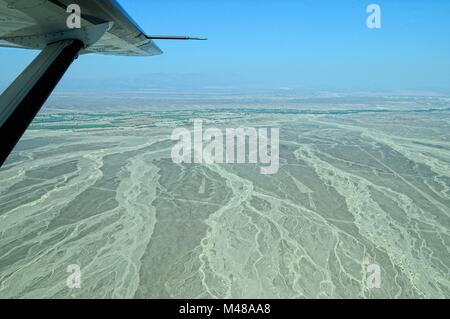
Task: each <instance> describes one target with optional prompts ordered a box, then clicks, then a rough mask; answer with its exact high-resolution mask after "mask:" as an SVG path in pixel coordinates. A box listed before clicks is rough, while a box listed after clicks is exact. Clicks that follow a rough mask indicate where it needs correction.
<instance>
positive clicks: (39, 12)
mask: <svg viewBox="0 0 450 319" xmlns="http://www.w3.org/2000/svg"><path fill="white" fill-rule="evenodd" d="M74 5H75V6H76V7H78V8H79V11H80V12H79V14H78V13H77V17H78V18H79V19H78V20H79V22H80V24H79V26H76V27H73V26H71V25H70V24H69V23H68V21H69V18H70V17H71V15H73V14H74V13H75V12H76V10H75V9H73V6H74ZM153 40H206V39H203V38H191V37H184V36H181V37H180V36H150V35H146V34H145V33H144V31H143V30H142V29H141V28H140V27H139V26H138V25H137V24H136V22H134V21H133V19H131V17H130V16H129V15H128V14H127V13H126V12H125V10H124V9H123V8H122V7H121V6H120V5H119V3H118V2H117V1H116V0H0V47H13V48H22V49H35V50H36V49H37V50H42V52H41V54H39V56H38V57H37V58H36V59H35V60H34V61H33V62H32V63H31V64H30V65H29V66H28V67H27V68H26V69H25V70H24V71H23V72H22V74H21V75H20V76H19V77H18V78H17V79H16V80H15V81H14V82H13V83H12V84H11V86H10V87H9V88H8V89H6V90H5V91H4V92H3V93H2V95H1V96H0V136H1V139H0V167H1V166H2V165H3V163H4V161H5V160H6V158H7V157H8V155H9V154H10V153H11V151H12V150H13V148H14V146H15V145H16V144H17V142H18V141H19V139H20V138H21V136H22V135H23V133H24V132H25V130H26V129H27V128H28V126H29V125H30V123H31V121H32V120H33V119H34V117H35V116H36V114H37V113H38V112H39V110H40V109H41V107H42V105H43V104H44V103H45V101H46V100H47V98H48V97H49V95H50V94H51V92H52V91H53V90H54V88H55V87H56V85H57V84H58V82H59V81H60V79H61V78H62V76H63V75H64V73H65V72H66V71H67V69H68V68H69V66H70V65H71V64H72V63H73V61H74V60H75V59H76V58H77V57H78V55H79V54H86V53H97V54H108V55H121V56H152V55H158V54H162V51H161V50H160V49H159V47H158V46H157V45H156V44H155V43H154V41H153Z"/></svg>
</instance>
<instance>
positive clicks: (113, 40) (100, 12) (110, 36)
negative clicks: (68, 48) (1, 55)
mask: <svg viewBox="0 0 450 319" xmlns="http://www.w3.org/2000/svg"><path fill="white" fill-rule="evenodd" d="M70 4H78V5H79V6H80V8H81V18H82V27H87V28H89V27H92V26H96V25H100V24H105V23H110V24H111V26H112V27H111V28H110V29H109V30H108V31H107V32H106V33H105V34H104V35H103V36H102V37H101V38H100V40H98V41H97V42H96V43H95V44H93V45H92V46H89V47H88V48H86V49H85V50H84V52H83V53H98V54H108V55H124V56H151V55H158V54H161V53H162V51H161V50H160V49H159V48H158V46H156V44H155V43H154V42H153V41H152V40H150V39H148V38H147V37H146V35H145V34H144V32H143V31H142V30H141V29H140V28H139V26H138V25H137V24H136V23H135V22H134V21H133V20H132V19H131V18H130V17H129V16H128V15H127V14H126V12H125V11H124V10H123V9H122V8H121V7H120V5H119V4H118V3H117V2H116V1H115V0H0V47H13V48H26V49H41V48H40V47H37V46H36V45H34V44H32V43H33V41H31V39H33V37H34V38H36V37H42V36H43V35H46V34H52V33H57V32H66V31H67V30H68V27H67V24H66V21H67V18H68V16H69V13H67V12H66V8H67V6H69V5H70ZM19 38H20V39H21V41H17V39H19ZM23 39H30V41H29V42H24V41H23Z"/></svg>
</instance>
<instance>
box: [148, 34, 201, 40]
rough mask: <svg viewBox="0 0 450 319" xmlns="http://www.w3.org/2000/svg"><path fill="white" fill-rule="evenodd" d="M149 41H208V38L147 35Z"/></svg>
mask: <svg viewBox="0 0 450 319" xmlns="http://www.w3.org/2000/svg"><path fill="white" fill-rule="evenodd" d="M145 37H146V38H147V39H149V40H201V41H204V40H208V38H198V37H187V36H166V35H146V36H145Z"/></svg>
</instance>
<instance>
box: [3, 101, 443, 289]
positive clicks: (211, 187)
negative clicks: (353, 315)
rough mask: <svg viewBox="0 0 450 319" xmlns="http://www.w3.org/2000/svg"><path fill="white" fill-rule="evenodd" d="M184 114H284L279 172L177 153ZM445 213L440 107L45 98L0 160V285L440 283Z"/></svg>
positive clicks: (217, 120)
mask: <svg viewBox="0 0 450 319" xmlns="http://www.w3.org/2000/svg"><path fill="white" fill-rule="evenodd" d="M193 118H203V119H205V120H206V121H207V123H208V124H207V126H214V127H219V128H222V127H229V128H237V127H245V126H252V127H259V126H261V127H279V128H281V146H280V156H281V163H280V170H279V172H278V174H275V175H270V176H264V175H261V174H260V173H259V172H260V171H259V167H258V166H257V165H252V164H241V165H227V164H222V165H208V166H206V165H198V164H197V165H195V164H191V165H177V164H174V163H173V162H172V160H171V158H170V151H171V147H172V146H173V145H174V142H173V141H171V140H170V134H171V132H172V130H173V129H174V128H175V127H180V126H184V127H186V128H192V123H191V121H190V120H191V119H193ZM449 215H450V112H449V111H446V110H428V111H424V110H414V111H406V110H399V111H397V112H384V111H379V110H378V111H373V110H372V111H364V110H361V111H359V112H346V111H342V110H340V111H333V112H319V113H317V112H304V111H292V112H290V111H286V110H284V111H280V110H265V111H261V110H259V111H256V110H254V109H248V110H245V111H242V110H239V109H233V110H221V111H217V110H216V111H214V110H208V111H199V110H196V111H192V112H191V111H171V112H156V111H155V112H134V113H127V112H112V113H98V114H95V113H92V112H85V113H70V112H56V111H55V112H47V113H45V114H43V115H41V116H39V117H38V118H37V120H36V121H35V122H34V125H33V127H32V128H31V129H30V130H29V131H28V132H27V134H26V136H25V137H24V139H23V140H22V141H21V142H20V144H19V145H18V147H17V148H16V151H15V152H14V154H13V155H12V156H11V157H10V159H9V160H8V162H7V165H6V166H5V167H4V168H3V169H2V170H0V297H3V298H9V297H23V298H38V297H39V298H41V297H48V298H56V297H63V298H72V297H73V298H81V297H96V298H117V297H124V298H133V297H139V298H157V297H162V298H197V297H200V298H213V297H218V298H244V297H245V298H303V297H306V298H328V297H337V298H349V297H356V298H375V297H388V298H400V297H402V298H404V297H412V298H423V297H437V298H444V297H446V298H449V297H450V278H449V273H450V271H449V268H450V257H449V256H450V255H449V246H450V234H449V229H450V219H449ZM71 264H77V265H79V266H80V267H81V272H82V277H81V288H80V289H69V288H68V287H67V285H66V280H67V277H68V276H69V275H70V274H69V273H67V271H66V270H67V267H68V265H71ZM367 264H375V265H379V267H380V269H381V286H380V288H373V289H370V288H369V287H368V286H367V273H366V271H365V265H367Z"/></svg>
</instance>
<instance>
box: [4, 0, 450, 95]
mask: <svg viewBox="0 0 450 319" xmlns="http://www.w3.org/2000/svg"><path fill="white" fill-rule="evenodd" d="M119 2H120V3H121V4H122V6H123V7H124V8H125V9H126V10H127V11H128V13H129V14H130V15H131V16H132V17H133V18H134V20H135V21H136V22H137V23H138V24H139V25H140V26H141V27H142V28H143V29H144V30H145V31H146V32H147V33H149V34H163V35H184V34H187V35H194V36H206V37H208V38H209V41H207V42H178V41H174V42H170V41H158V42H157V43H158V45H159V46H160V47H161V48H162V49H163V51H164V52H165V54H164V55H162V56H158V57H150V58H123V57H104V56H83V57H82V58H80V59H79V60H78V61H77V62H76V63H75V64H74V65H73V66H72V68H71V70H70V72H69V73H68V74H67V76H66V77H65V80H64V83H66V84H67V83H70V82H71V81H75V82H76V81H77V80H78V81H79V80H86V81H89V80H98V79H102V80H104V81H108V80H111V81H114V80H115V79H119V78H132V77H134V76H139V77H140V78H141V79H142V78H144V79H145V77H146V76H147V75H148V77H149V78H150V77H151V74H153V73H162V74H171V75H173V74H175V75H176V74H189V73H196V74H197V76H198V75H201V74H205V78H207V79H208V80H209V79H211V81H212V82H214V81H215V80H222V81H223V80H225V81H227V80H229V82H233V81H236V78H239V79H240V80H239V81H240V82H239V83H243V84H242V85H246V84H248V85H252V84H257V85H264V86H267V87H273V88H277V87H307V88H314V89H318V90H321V89H328V90H329V89H338V90H341V89H343V90H347V91H352V90H355V91H356V90H378V91H380V90H420V91H433V90H436V91H447V92H450V41H449V34H450V1H448V0H433V1H430V0H421V1H419V0H382V1H381V0H372V1H362V0H334V1H331V0H226V1H225V0H224V1H219V0H119ZM370 3H377V4H379V5H380V6H381V9H382V28H381V29H380V30H370V29H368V28H367V26H366V19H367V16H368V14H367V13H366V7H367V5H368V4H370ZM35 54H36V53H34V52H27V51H20V50H11V49H0V59H1V61H2V69H3V70H2V82H8V81H10V80H12V79H13V78H14V76H16V75H17V73H19V70H21V69H23V68H24V67H25V66H26V64H27V63H28V62H29V61H30V60H31V59H32V57H33V56H34V55H35ZM5 61H7V62H5ZM160 76H161V75H160ZM179 85H180V86H182V85H183V83H180V84H179Z"/></svg>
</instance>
